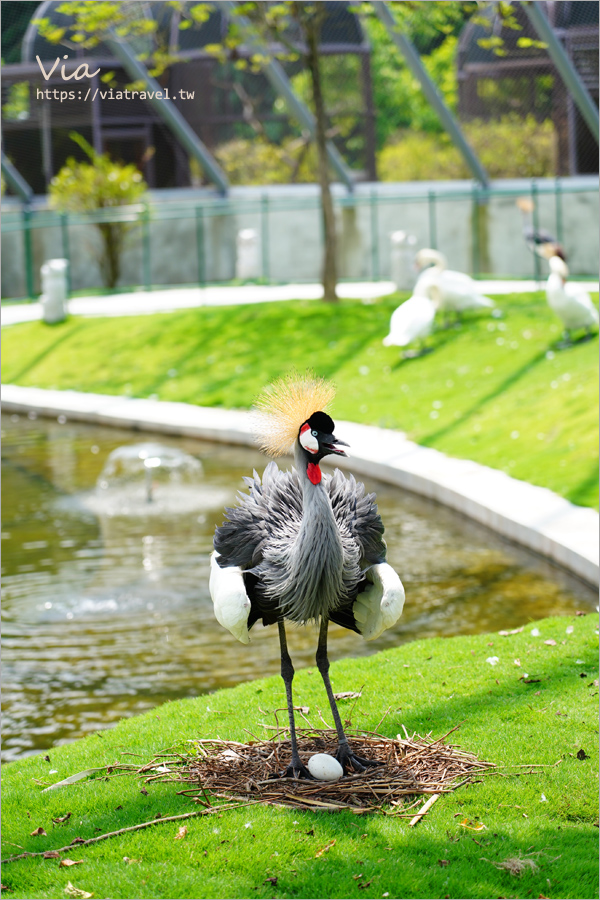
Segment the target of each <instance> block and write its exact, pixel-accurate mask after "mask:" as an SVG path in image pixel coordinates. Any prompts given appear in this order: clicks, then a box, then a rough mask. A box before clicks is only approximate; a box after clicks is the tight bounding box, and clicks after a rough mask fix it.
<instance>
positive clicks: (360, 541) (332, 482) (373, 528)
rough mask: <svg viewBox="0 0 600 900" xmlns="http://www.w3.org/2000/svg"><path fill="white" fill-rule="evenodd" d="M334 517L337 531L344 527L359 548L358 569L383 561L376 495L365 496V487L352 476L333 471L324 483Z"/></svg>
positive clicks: (383, 550)
mask: <svg viewBox="0 0 600 900" xmlns="http://www.w3.org/2000/svg"><path fill="white" fill-rule="evenodd" d="M327 490H328V492H329V496H330V498H331V506H332V508H333V514H334V516H335V518H336V521H337V523H338V525H339V526H340V528H344V527H345V528H347V529H348V530H349V532H350V534H351V535H352V537H353V538H354V540H355V541H356V543H357V545H358V547H359V549H360V557H361V559H360V566H361V569H364V568H366V567H367V566H372V565H375V563H381V562H383V561H384V560H385V556H386V546H385V541H384V539H383V531H384V528H383V522H382V521H381V516H380V515H379V513H378V511H377V503H376V502H375V494H365V486H364V484H362V482H360V481H356V479H355V478H354V476H353V475H350V477H349V478H346V476H345V475H343V474H342V472H340V470H339V469H336V470H335V472H334V473H333V475H332V476H331V478H329V479H328V481H327Z"/></svg>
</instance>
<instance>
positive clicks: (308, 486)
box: [294, 441, 333, 519]
mask: <svg viewBox="0 0 600 900" xmlns="http://www.w3.org/2000/svg"><path fill="white" fill-rule="evenodd" d="M294 462H295V463H296V471H297V472H298V477H299V478H300V486H301V488H302V507H303V509H304V511H305V512H306V510H307V508H309V507H312V506H313V505H314V504H317V505H319V499H323V500H326V501H327V505H328V506H329V508H330V509H331V504H330V503H329V498H328V497H327V492H326V490H325V488H324V487H323V482H322V481H320V482H319V483H318V484H313V483H312V481H311V480H310V478H309V477H308V472H307V459H306V454H305V452H304V450H303V449H302V447H301V446H300V442H299V441H296V446H295V448H294ZM315 465H318V464H317V463H315ZM319 468H320V467H319ZM332 519H333V513H332Z"/></svg>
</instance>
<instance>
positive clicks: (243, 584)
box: [210, 375, 404, 778]
mask: <svg viewBox="0 0 600 900" xmlns="http://www.w3.org/2000/svg"><path fill="white" fill-rule="evenodd" d="M333 396H334V389H333V387H332V385H330V384H328V383H327V382H325V381H323V380H322V379H316V378H313V377H311V376H304V377H301V376H298V375H292V376H290V377H287V378H284V379H281V380H279V381H278V382H276V383H275V384H273V385H272V386H271V387H270V388H267V390H266V391H265V392H264V393H263V394H262V396H261V397H260V398H259V400H258V402H257V408H258V411H259V418H258V433H257V437H258V439H259V441H260V443H261V447H262V449H263V451H264V452H266V453H267V454H268V455H269V456H273V457H277V456H282V455H283V454H285V453H288V452H292V451H293V453H294V457H295V462H296V468H295V469H292V470H291V471H286V472H283V471H281V470H280V469H279V468H278V467H277V465H276V463H275V462H271V463H269V465H268V466H267V467H266V469H265V471H264V473H263V477H262V480H261V478H260V477H259V475H258V474H257V473H256V472H255V473H254V477H253V478H246V479H245V481H246V484H247V485H248V486H249V489H250V490H249V493H248V494H241V495H240V503H239V505H238V506H236V507H234V508H232V509H227V510H226V517H227V519H226V521H225V522H224V523H223V525H221V526H220V527H218V528H217V530H216V533H215V540H214V546H215V553H214V554H213V556H212V558H211V576H210V592H211V596H212V599H213V603H214V608H215V615H216V617H217V619H218V621H219V622H220V623H221V625H223V626H224V627H225V628H227V629H229V631H230V632H231V633H232V634H233V635H234V637H236V638H237V639H238V640H239V641H241V642H242V643H245V644H246V643H248V642H249V640H250V637H249V630H250V629H251V628H252V626H253V625H254V624H255V622H257V621H258V620H259V619H262V623H263V625H274V624H277V626H278V628H279V640H280V645H281V676H282V678H283V681H284V684H285V690H286V699H287V707H288V714H289V722H290V738H291V745H292V757H291V762H290V764H289V766H288V767H287V769H286V770H285V772H284V773H283V775H284V777H293V778H298V777H303V778H311V777H312V776H311V774H310V772H309V771H308V769H307V768H306V767H305V766H304V765H303V763H302V762H301V760H300V756H299V753H298V744H297V739H296V729H295V724H294V705H293V700H292V679H293V677H294V667H293V665H292V661H291V658H290V655H289V653H288V649H287V641H286V633H285V626H284V622H285V620H288V621H291V622H294V623H296V624H299V625H300V624H305V623H307V622H315V623H319V626H320V630H319V641H318V647H317V655H316V661H317V667H318V669H319V672H320V673H321V676H322V678H323V682H324V685H325V689H326V691H327V696H328V699H329V704H330V706H331V712H332V715H333V720H334V723H335V727H336V731H337V736H338V749H337V753H336V759H337V760H338V762H339V763H340V764H341V765H342V767H343V770H344V772H347V771H348V770H349V768H353V769H354V770H356V771H359V772H360V771H363V769H364V768H365V767H366V766H368V765H376V764H377V763H374V762H372V761H369V760H365V759H362V758H361V757H358V756H356V755H355V754H354V753H353V752H352V749H351V747H350V744H349V742H348V739H347V737H346V735H345V733H344V729H343V727H342V722H341V719H340V715H339V712H338V709H337V705H336V702H335V698H334V695H333V690H332V687H331V682H330V680H329V660H328V658H327V628H328V625H329V621H330V620H331V621H332V622H336V623H337V624H338V625H342V626H343V627H344V628H349V629H351V630H353V631H356V632H358V633H359V634H361V635H362V636H363V637H364V638H365V640H373V639H374V638H376V637H378V636H379V635H380V634H381V633H382V632H383V631H385V629H387V628H390V627H391V626H392V625H393V624H394V623H395V622H396V621H397V620H398V619H399V617H400V615H401V613H402V608H403V605H404V589H403V587H402V582H401V581H400V579H399V578H398V575H397V574H396V572H395V571H394V570H393V569H392V567H391V566H389V565H388V564H387V563H386V562H385V558H386V546H385V541H384V540H383V531H384V528H383V524H382V522H381V518H380V517H379V514H378V512H377V505H376V503H375V495H374V494H365V490H364V485H362V484H360V483H358V482H356V481H355V479H354V477H353V476H350V478H346V477H345V476H344V475H343V474H342V473H341V472H340V471H339V470H337V469H336V471H335V472H334V473H333V475H322V473H321V469H320V466H319V463H320V461H321V460H322V459H323V457H325V456H328V455H337V456H346V453H345V452H344V450H343V449H342V447H346V446H347V444H345V443H344V442H343V441H340V440H339V439H338V438H336V437H335V435H334V433H333V432H334V427H335V426H334V422H333V420H332V419H331V418H330V416H329V415H328V414H327V412H326V411H325V410H326V408H327V406H328V405H329V404H330V403H331V401H332V400H333Z"/></svg>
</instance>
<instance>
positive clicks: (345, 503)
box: [215, 451, 386, 631]
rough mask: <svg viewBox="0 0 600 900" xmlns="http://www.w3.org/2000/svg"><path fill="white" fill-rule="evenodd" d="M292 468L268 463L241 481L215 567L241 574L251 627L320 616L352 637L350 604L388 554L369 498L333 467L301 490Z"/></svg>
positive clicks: (218, 536) (218, 539)
mask: <svg viewBox="0 0 600 900" xmlns="http://www.w3.org/2000/svg"><path fill="white" fill-rule="evenodd" d="M297 455H298V451H297ZM297 463H298V466H297V468H295V469H292V471H288V472H282V471H281V470H280V469H279V468H278V466H277V465H276V463H274V462H271V463H269V465H268V466H267V467H266V469H265V471H264V474H263V477H262V480H261V478H260V476H259V475H258V474H257V473H256V472H255V473H254V478H246V479H245V481H246V483H247V484H248V486H249V488H250V491H249V493H248V494H241V495H240V501H241V502H240V504H239V505H238V506H236V507H234V508H232V509H227V510H226V511H225V512H226V515H227V519H228V520H229V521H228V522H226V523H224V524H223V525H222V526H220V527H219V528H217V530H216V533H215V550H216V551H217V553H219V560H218V562H219V565H220V566H221V567H226V566H239V567H240V568H241V569H242V572H243V574H244V576H245V582H246V587H247V590H248V596H249V597H250V601H251V604H252V607H251V612H250V618H249V620H248V626H249V627H251V625H253V624H254V622H256V621H257V620H258V619H259V618H262V619H263V621H264V624H266V625H267V624H273V623H274V622H276V621H277V618H278V616H279V615H280V614H283V616H284V618H285V619H288V620H289V621H292V622H296V623H298V624H303V623H305V622H310V621H314V622H317V621H318V620H319V619H320V618H321V617H322V616H326V617H327V618H329V619H332V620H333V621H334V622H338V624H340V625H344V626H345V627H347V628H348V627H350V628H352V629H353V630H355V631H358V628H357V627H356V623H354V620H353V618H352V612H351V606H352V604H353V603H354V601H355V600H356V597H357V596H358V594H359V593H360V591H361V590H364V587H365V573H366V571H367V570H368V568H369V567H370V566H372V565H375V564H376V563H381V562H384V561H385V554H386V547H385V542H384V540H383V531H384V529H383V524H382V521H381V518H380V516H379V513H378V511H377V505H376V503H375V495H374V494H366V493H365V488H364V485H363V484H362V483H360V482H357V481H356V480H355V479H354V477H353V476H350V478H346V477H345V476H344V475H343V474H342V472H340V470H339V469H336V470H335V472H334V473H333V475H329V476H328V475H325V476H324V477H323V479H322V481H321V482H320V483H319V484H317V485H312V484H310V483H308V485H307V490H305V491H303V489H302V480H303V479H305V480H306V481H307V482H308V478H307V476H306V473H305V472H303V471H302V469H303V468H305V467H303V466H302V462H301V460H297ZM299 472H300V473H301V474H299Z"/></svg>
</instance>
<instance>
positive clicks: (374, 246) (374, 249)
mask: <svg viewBox="0 0 600 900" xmlns="http://www.w3.org/2000/svg"><path fill="white" fill-rule="evenodd" d="M369 206H370V208H371V268H372V271H373V281H379V222H378V216H377V195H376V193H375V191H374V190H371V194H370V197H369Z"/></svg>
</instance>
